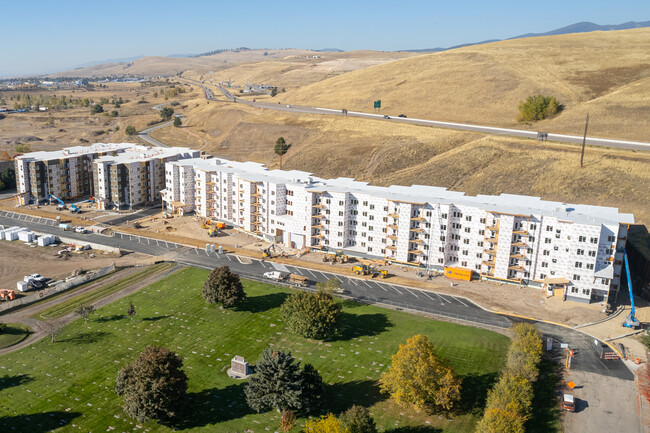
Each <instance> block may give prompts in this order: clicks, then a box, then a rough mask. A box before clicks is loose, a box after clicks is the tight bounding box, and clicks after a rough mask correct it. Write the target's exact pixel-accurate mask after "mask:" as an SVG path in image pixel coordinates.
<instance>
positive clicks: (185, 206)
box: [162, 158, 634, 302]
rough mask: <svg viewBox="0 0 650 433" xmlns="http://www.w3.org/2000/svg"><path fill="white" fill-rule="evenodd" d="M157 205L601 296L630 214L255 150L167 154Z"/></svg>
mask: <svg viewBox="0 0 650 433" xmlns="http://www.w3.org/2000/svg"><path fill="white" fill-rule="evenodd" d="M165 171H166V187H165V189H164V190H163V191H162V197H163V201H164V206H165V207H166V208H167V210H168V211H170V212H174V213H187V212H192V211H194V212H196V213H197V214H198V215H201V216H203V217H206V218H211V219H216V220H220V221H225V222H227V223H229V224H232V225H233V226H234V227H235V228H237V229H239V230H241V231H243V232H246V233H249V234H251V235H254V236H258V237H260V238H264V239H266V240H268V241H270V242H277V243H282V244H284V245H286V246H288V247H290V248H296V249H305V248H307V249H311V250H322V251H336V250H343V251H344V252H345V253H347V254H350V255H355V256H360V257H367V258H376V259H383V260H388V261H390V262H393V263H399V264H404V265H408V266H414V267H418V268H420V269H423V270H435V271H441V270H443V269H444V267H461V268H465V269H470V270H472V271H473V272H474V273H475V274H476V275H478V276H480V277H481V278H483V279H490V280H496V281H504V282H507V283H514V284H518V285H529V286H536V287H540V288H542V287H544V288H546V289H547V290H555V289H562V290H563V291H564V295H565V296H566V298H567V299H572V300H577V301H582V302H590V301H601V300H605V299H607V296H608V293H609V290H610V288H618V287H619V283H620V277H621V260H622V257H623V254H622V252H621V248H622V247H624V245H625V240H626V237H627V229H628V225H629V224H632V223H634V217H633V215H631V214H623V213H619V211H618V209H616V208H611V207H600V206H589V205H579V204H566V203H559V202H551V201H544V200H541V199H540V198H539V197H530V196H519V195H510V194H502V195H500V196H488V195H478V196H475V197H472V196H466V195H465V194H464V193H462V192H456V191H448V190H447V189H445V188H439V187H431V186H422V185H413V186H410V187H407V186H397V185H393V186H390V187H377V186H371V185H368V184H367V183H365V182H358V181H355V180H354V179H350V178H338V179H320V178H316V177H313V176H312V175H311V174H310V173H305V172H301V171H282V170H270V171H269V170H268V169H267V168H266V167H265V166H264V165H262V164H258V163H254V162H235V161H228V160H224V159H218V158H214V159H203V158H197V159H185V160H182V161H175V162H171V163H168V164H166V169H165Z"/></svg>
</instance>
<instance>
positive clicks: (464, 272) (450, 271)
mask: <svg viewBox="0 0 650 433" xmlns="http://www.w3.org/2000/svg"><path fill="white" fill-rule="evenodd" d="M472 275H473V272H472V270H471V269H465V268H448V267H445V277H447V278H451V279H453V280H463V281H472Z"/></svg>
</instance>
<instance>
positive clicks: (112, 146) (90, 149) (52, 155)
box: [16, 143, 139, 161]
mask: <svg viewBox="0 0 650 433" xmlns="http://www.w3.org/2000/svg"><path fill="white" fill-rule="evenodd" d="M136 146H139V145H137V144H135V143H93V144H91V145H90V146H72V147H65V148H63V149H60V150H53V151H39V152H30V153H25V154H23V155H20V156H17V157H16V159H21V160H35V161H49V160H52V159H67V158H70V157H77V156H81V155H88V154H92V153H101V152H111V151H116V150H125V149H129V148H132V147H136Z"/></svg>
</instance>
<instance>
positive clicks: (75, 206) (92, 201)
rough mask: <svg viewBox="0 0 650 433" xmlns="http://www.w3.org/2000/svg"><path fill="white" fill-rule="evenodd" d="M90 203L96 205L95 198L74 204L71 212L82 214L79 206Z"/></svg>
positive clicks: (71, 206)
mask: <svg viewBox="0 0 650 433" xmlns="http://www.w3.org/2000/svg"><path fill="white" fill-rule="evenodd" d="M89 202H90V203H95V197H90V198H88V199H86V200H81V201H78V202H76V203H72V204H71V205H70V212H72V213H81V209H79V208H78V207H77V205H78V204H82V203H89Z"/></svg>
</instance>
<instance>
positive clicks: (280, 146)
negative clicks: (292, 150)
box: [273, 137, 289, 170]
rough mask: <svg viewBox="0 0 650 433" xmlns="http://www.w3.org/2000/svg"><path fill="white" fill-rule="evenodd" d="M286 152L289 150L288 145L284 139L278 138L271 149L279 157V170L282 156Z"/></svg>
mask: <svg viewBox="0 0 650 433" xmlns="http://www.w3.org/2000/svg"><path fill="white" fill-rule="evenodd" d="M287 150H289V145H288V144H287V142H286V141H285V139H284V137H280V138H278V139H277V140H276V141H275V147H274V148H273V151H274V152H275V154H276V155H278V156H279V157H280V170H282V155H284V154H285V153H287Z"/></svg>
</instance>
